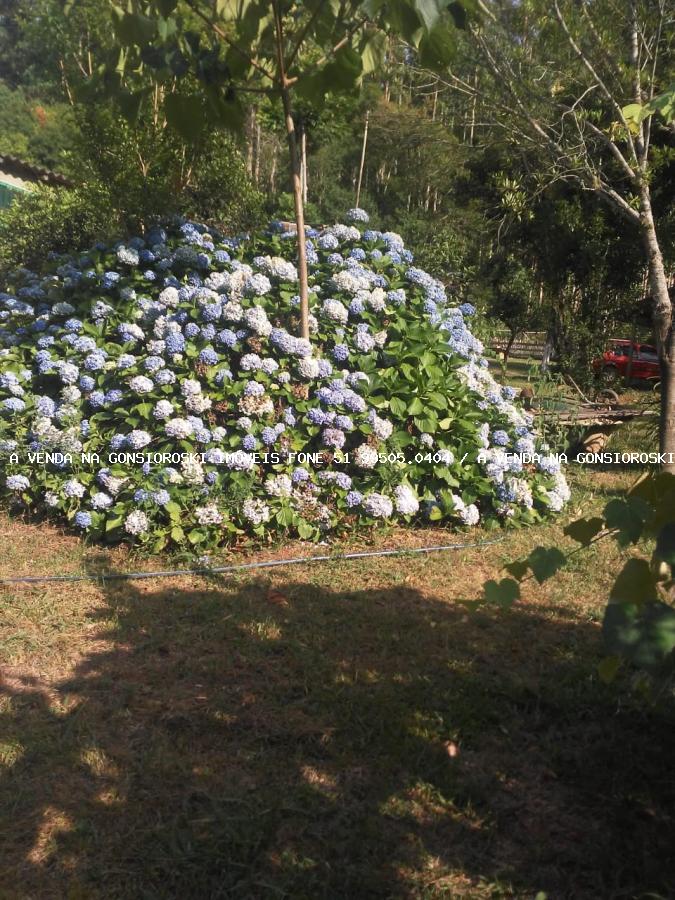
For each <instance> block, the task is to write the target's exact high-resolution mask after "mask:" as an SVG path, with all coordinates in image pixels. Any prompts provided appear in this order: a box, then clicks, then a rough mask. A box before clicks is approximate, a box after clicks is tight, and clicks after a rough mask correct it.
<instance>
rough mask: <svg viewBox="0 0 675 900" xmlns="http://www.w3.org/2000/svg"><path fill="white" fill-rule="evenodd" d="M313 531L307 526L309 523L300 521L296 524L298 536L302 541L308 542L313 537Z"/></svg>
mask: <svg viewBox="0 0 675 900" xmlns="http://www.w3.org/2000/svg"><path fill="white" fill-rule="evenodd" d="M314 531H315V529H314V528H313V527H312V526H311V525H310V524H309V522H305V521H304V519H301V520H300V521H299V522H298V535H299V537H300V538H301V539H302V540H303V541H308V540H309V539H310V538H311V537H313V536H314Z"/></svg>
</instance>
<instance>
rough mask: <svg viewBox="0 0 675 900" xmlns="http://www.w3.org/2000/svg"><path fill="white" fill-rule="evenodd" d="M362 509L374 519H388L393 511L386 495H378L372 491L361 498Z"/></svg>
mask: <svg viewBox="0 0 675 900" xmlns="http://www.w3.org/2000/svg"><path fill="white" fill-rule="evenodd" d="M361 505H362V507H363V510H364V512H366V513H367V514H368V515H369V516H373V518H375V519H388V518H389V516H391V514H392V512H393V511H394V505H393V503H392V502H391V500H390V499H389V497H387V496H386V494H378V493H377V491H373V493H372V494H368V495H367V496H366V497H364V498H363V501H362V504H361Z"/></svg>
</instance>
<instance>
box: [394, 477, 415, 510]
mask: <svg viewBox="0 0 675 900" xmlns="http://www.w3.org/2000/svg"><path fill="white" fill-rule="evenodd" d="M394 504H395V506H396V512H398V513H400V514H401V515H402V516H413V515H415V513H416V512H417V511H418V510H419V508H420V503H419V500H418V499H417V496H416V495H415V492H414V491H413V489H412V488H411V487H410V486H409V485H407V484H399V485H398V486H397V487H395V488H394Z"/></svg>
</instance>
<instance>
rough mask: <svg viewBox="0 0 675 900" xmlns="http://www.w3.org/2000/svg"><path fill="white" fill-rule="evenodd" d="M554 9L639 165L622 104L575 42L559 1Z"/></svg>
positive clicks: (555, 0)
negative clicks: (624, 135)
mask: <svg viewBox="0 0 675 900" xmlns="http://www.w3.org/2000/svg"><path fill="white" fill-rule="evenodd" d="M553 8H554V9H555V13H556V18H557V19H558V22H559V23H560V27H561V28H562V30H563V32H564V33H565V37H566V38H567V42H568V44H569V45H570V47H571V48H572V50H573V51H574V52H575V53H576V55H577V56H578V58H579V59H580V60H581V62H582V63H583V64H584V66H585V67H586V68H587V69H588V71H589V72H590V74H591V76H592V77H593V78H594V79H595V81H597V83H598V85H599V87H600V89H601V91H602V92H603V94H604V95H605V97H606V98H607V100H608V101H609V103H610V104H611V106H612V107H613V108H614V111H615V112H616V114H617V116H618V118H619V121H620V122H621V124H622V125H623V126H624V128H625V130H626V140H627V142H628V146H629V147H630V151H631V155H632V157H633V159H634V161H635V163H638V162H639V160H638V155H637V153H636V150H635V145H634V143H633V137H632V135H631V132H630V128H629V127H628V123H627V122H626V119H625V117H624V114H623V110H622V108H621V106H620V104H619V103H618V102H617V100H616V99H615V97H614V95H613V94H612V92H611V91H610V90H609V88H608V87H607V85H606V84H605V82H604V80H603V79H602V78H601V77H600V75H599V74H598V72H597V71H596V69H595V66H594V65H593V63H592V62H591V61H590V60H589V58H588V57H587V56H586V54H585V53H584V52H583V50H582V49H581V47H580V46H579V44H577V42H576V41H575V40H574V37H573V35H572V32H571V31H570V29H569V27H568V25H567V22H566V20H565V17H564V16H563V14H562V12H561V11H560V6H559V5H558V0H553Z"/></svg>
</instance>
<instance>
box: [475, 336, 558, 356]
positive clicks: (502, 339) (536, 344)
mask: <svg viewBox="0 0 675 900" xmlns="http://www.w3.org/2000/svg"><path fill="white" fill-rule="evenodd" d="M509 337H510V335H509V334H508V332H497V333H496V334H495V335H494V336H493V337H492V339H491V341H490V343H489V344H488V346H489V347H490V349H491V350H494V351H495V353H504V351H505V350H506V347H507V345H508V343H509ZM545 345H546V332H544V331H523V332H521V333H520V334H519V335H518V336H517V337H516V339H515V341H514V342H513V344H512V345H511V350H510V351H509V356H512V357H514V358H515V359H541V358H542V357H543V355H544V347H545Z"/></svg>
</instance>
